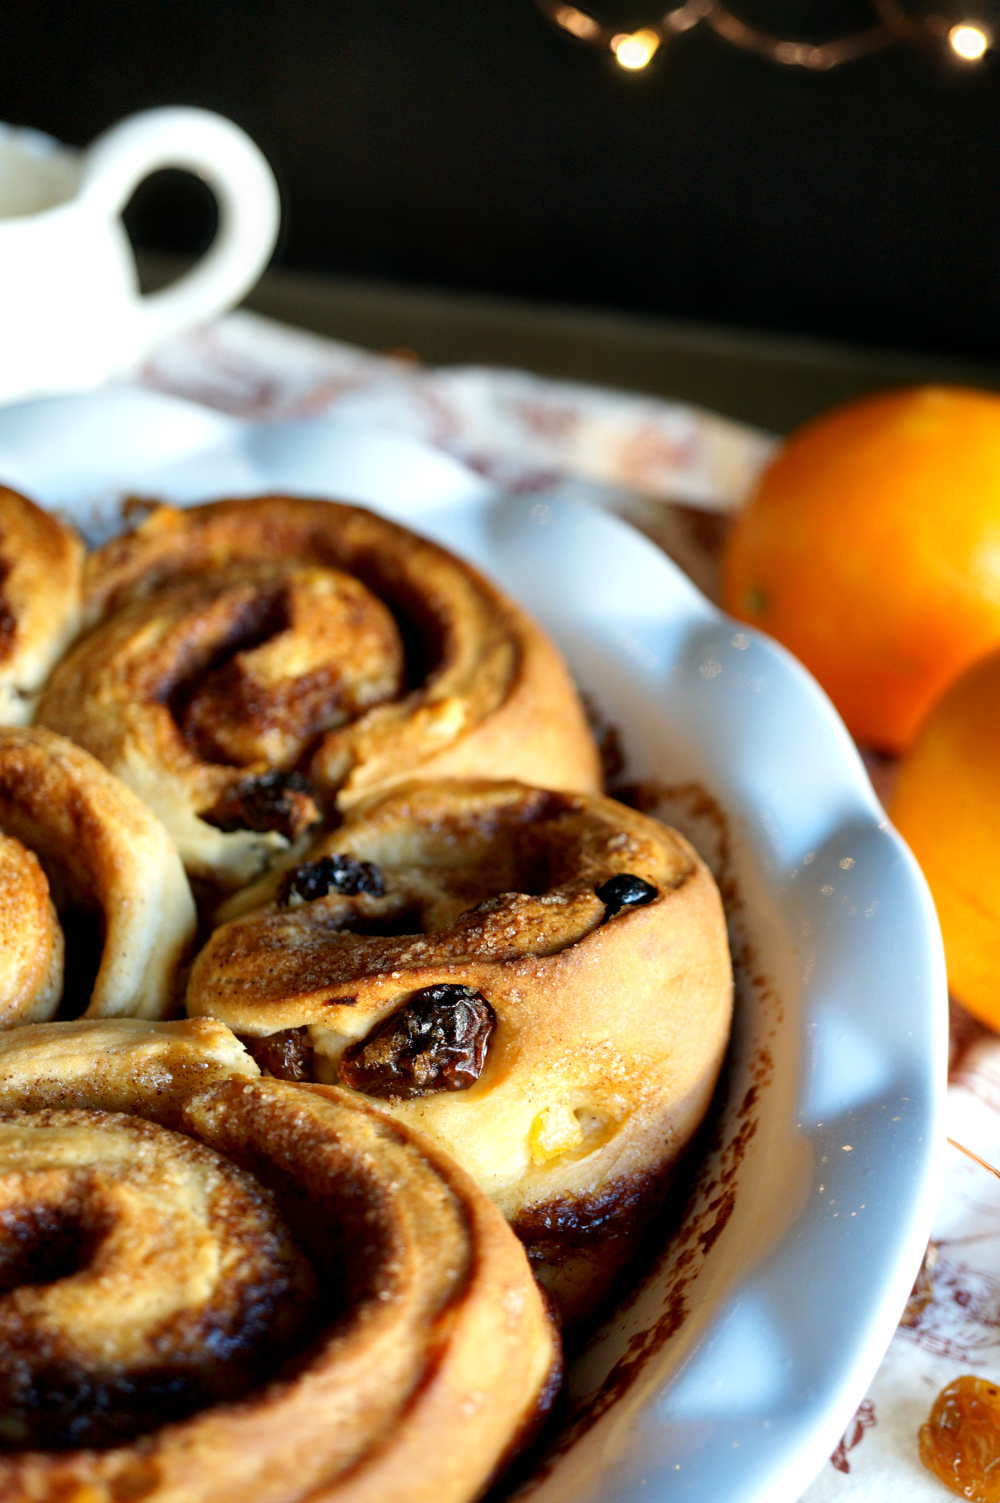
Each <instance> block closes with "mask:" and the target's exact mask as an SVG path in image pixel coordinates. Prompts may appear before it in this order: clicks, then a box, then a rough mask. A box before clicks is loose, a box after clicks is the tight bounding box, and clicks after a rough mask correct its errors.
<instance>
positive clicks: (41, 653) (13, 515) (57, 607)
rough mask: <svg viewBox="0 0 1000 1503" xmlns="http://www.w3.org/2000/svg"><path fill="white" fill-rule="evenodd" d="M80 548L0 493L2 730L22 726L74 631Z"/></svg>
mask: <svg viewBox="0 0 1000 1503" xmlns="http://www.w3.org/2000/svg"><path fill="white" fill-rule="evenodd" d="M82 585H83V543H82V542H81V541H80V539H79V538H78V537H77V535H76V533H75V532H74V531H73V529H72V528H71V527H67V526H65V525H64V524H63V523H62V522H60V521H59V520H58V518H56V517H53V516H51V515H50V514H49V513H48V512H46V511H43V510H42V509H41V507H40V506H36V505H35V504H34V502H33V501H29V500H28V499H27V497H25V496H19V495H18V493H17V492H16V491H12V490H8V489H7V487H6V486H2V485H0V725H26V724H27V723H28V721H29V720H30V719H31V715H32V711H33V710H34V707H35V701H36V699H37V696H38V692H39V690H40V689H41V687H42V684H43V683H44V682H45V680H46V678H47V677H48V674H49V670H50V669H51V668H52V666H53V664H54V663H55V662H56V661H57V659H58V658H59V657H60V656H61V655H62V653H63V652H64V651H65V649H66V647H67V646H68V645H69V643H70V642H71V641H72V639H73V637H75V636H76V633H77V631H78V630H79V628H80V621H81V614H82V603H83V591H82Z"/></svg>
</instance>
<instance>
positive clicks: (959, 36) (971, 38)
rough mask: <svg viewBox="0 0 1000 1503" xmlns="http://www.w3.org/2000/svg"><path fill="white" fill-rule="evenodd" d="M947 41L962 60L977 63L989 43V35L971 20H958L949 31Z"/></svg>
mask: <svg viewBox="0 0 1000 1503" xmlns="http://www.w3.org/2000/svg"><path fill="white" fill-rule="evenodd" d="M948 42H949V45H950V47H951V50H952V52H954V53H956V55H957V56H958V57H960V58H961V59H962V61H963V62H965V63H978V61H979V59H980V58H981V57H982V55H983V53H984V52H985V51H986V49H987V48H988V47H989V45H990V37H989V35H988V33H987V32H985V31H984V30H983V28H982V27H981V26H975V25H973V23H972V22H971V21H960V22H959V24H958V25H957V26H953V27H952V28H951V30H950V31H949V33H948Z"/></svg>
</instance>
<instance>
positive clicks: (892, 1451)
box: [141, 312, 1000, 1503]
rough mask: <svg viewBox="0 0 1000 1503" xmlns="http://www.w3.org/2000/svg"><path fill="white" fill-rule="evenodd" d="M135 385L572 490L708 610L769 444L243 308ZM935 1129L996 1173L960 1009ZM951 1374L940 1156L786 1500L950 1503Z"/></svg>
mask: <svg viewBox="0 0 1000 1503" xmlns="http://www.w3.org/2000/svg"><path fill="white" fill-rule="evenodd" d="M141 380H142V382H143V383H144V384H145V385H148V386H150V387H153V388H155V389H157V390H159V391H164V392H169V393H171V394H172V395H175V396H180V397H186V398H188V399H189V400H191V401H195V402H201V403H204V404H205V405H207V406H209V407H213V408H216V409H218V410H221V411H224V412H228V413H231V414H234V415H236V416H239V417H245V418H257V419H263V420H265V421H266V420H269V419H271V420H276V421H277V420H287V419H294V418H306V417H315V416H317V415H320V414H323V413H327V412H330V413H336V414H339V415H340V416H341V417H343V418H346V419H348V420H355V419H356V421H357V422H358V424H359V425H363V426H366V427H375V426H377V427H380V428H383V429H392V430H395V431H397V432H400V433H404V434H407V435H410V436H412V437H416V438H420V439H422V440H424V441H425V442H429V443H431V444H433V445H436V446H437V447H439V448H441V449H443V450H445V451H447V452H448V453H450V454H452V455H455V456H456V457H458V458H460V459H462V460H463V461H464V462H465V463H466V464H468V465H470V466H471V467H472V468H474V469H475V470H477V471H478V472H479V473H481V474H483V475H485V476H487V477H488V478H489V479H490V481H491V482H492V483H493V484H495V485H496V486H497V488H498V489H500V490H506V491H511V492H518V493H524V492H532V493H534V492H544V491H545V490H546V489H547V488H550V487H554V486H556V485H562V484H564V483H565V481H566V479H567V478H568V477H570V478H574V479H576V480H579V481H582V482H585V483H586V484H587V485H588V486H589V491H588V494H589V495H590V497H591V498H592V499H593V500H595V501H597V502H598V503H600V504H603V505H606V506H609V507H611V508H612V509H613V510H615V511H617V512H618V513H619V514H621V515H624V516H627V517H628V518H629V519H630V520H631V521H633V522H635V523H636V524H637V525H638V526H639V527H640V528H641V529H642V530H643V531H644V532H646V533H647V534H648V535H649V536H651V537H652V538H653V539H654V540H655V541H656V542H658V543H660V544H661V546H663V547H664V548H665V549H666V551H667V552H668V553H669V554H670V555H671V556H672V557H673V558H675V559H676V561H677V562H678V563H679V564H680V565H681V567H682V568H684V569H686V570H687V572H688V573H689V574H690V575H691V577H692V578H693V579H694V580H695V582H696V583H697V584H698V585H699V586H700V587H701V588H702V589H703V590H704V591H705V592H706V594H708V595H709V596H712V597H715V598H717V597H718V590H717V584H718V573H717V571H718V556H719V549H720V546H721V542H722V538H723V536H724V533H725V528H726V525H727V514H731V513H732V512H734V511H735V510H737V509H738V507H739V506H740V504H741V503H742V501H743V500H744V498H745V497H746V495H747V493H748V492H749V490H750V489H751V488H752V486H753V484H754V481H755V480H756V478H757V476H758V475H759V473H760V471H761V469H762V467H763V466H764V464H766V462H767V460H768V458H769V456H770V454H771V453H772V452H773V449H774V445H775V440H774V439H773V438H772V437H771V436H770V435H769V434H765V433H761V432H759V431H758V430H756V429H753V428H749V427H747V426H745V425H744V424H741V423H736V422H732V421H730V420H729V419H727V418H722V417H719V416H718V415H716V414H714V413H710V412H706V411H703V410H700V409H698V408H695V407H690V406H687V405H684V404H682V403H673V402H666V401H659V400H656V399H653V398H648V397H639V396H631V395H628V394H626V393H623V392H619V391H611V390H604V389H601V388H599V387H594V386H586V385H582V384H577V383H573V382H566V381H550V380H546V379H544V378H541V377H538V376H532V375H529V374H527V373H525V372H522V371H509V370H490V369H480V368H477V367H468V366H464V367H452V368H446V369H430V368H427V367H424V366H422V365H420V364H419V363H418V362H417V361H415V360H413V359H409V358H398V357H393V356H387V355H379V354H374V353H372V352H370V351H367V350H361V349H357V348H356V347H354V346H351V345H347V344H340V343H338V342H336V341H333V340H329V339H323V338H320V337H319V336H317V335H314V334H308V333H304V332H303V331H301V330H296V329H291V328H287V327H286V326H284V325H281V324H277V323H274V322H272V321H271V320H269V319H265V318H260V317H258V316H257V315H255V314H251V313H245V312H238V313H232V314H229V315H228V316H227V317H226V318H223V319H221V320H219V321H218V322H217V323H215V324H213V325H211V326H210V327H209V328H207V329H203V330H201V331H199V332H197V333H195V334H192V335H189V336H187V337H185V338H184V339H181V340H178V341H176V342H174V343H173V344H171V345H170V346H168V347H167V348H166V349H164V350H162V351H161V352H160V353H159V354H158V355H157V356H156V357H155V359H154V360H153V361H152V362H151V363H150V364H149V366H148V367H147V368H146V370H145V371H144V372H143V374H142V377H141ZM869 770H870V771H871V773H872V778H873V782H875V784H876V788H877V790H878V792H879V794H880V796H881V797H882V798H883V799H885V797H886V795H887V792H888V784H889V783H890V781H891V777H892V768H891V766H890V765H888V764H886V763H885V762H884V761H875V760H874V759H870V760H869ZM948 1131H949V1135H950V1136H951V1137H952V1138H955V1139H956V1140H957V1141H958V1142H960V1143H963V1144H965V1145H966V1146H967V1147H968V1148H970V1149H972V1150H973V1151H974V1152H975V1153H977V1154H979V1155H980V1157H982V1158H984V1159H986V1160H987V1161H988V1162H990V1163H993V1164H996V1165H998V1166H1000V1040H998V1039H997V1038H996V1037H995V1036H994V1035H992V1034H989V1033H987V1032H986V1030H985V1029H982V1028H980V1027H979V1025H978V1024H976V1023H974V1022H973V1021H972V1020H971V1019H970V1018H969V1017H968V1016H967V1015H966V1014H964V1013H962V1012H961V1011H960V1010H956V1013H955V1017H954V1019H953V1043H952V1071H951V1084H950V1094H949V1129H948ZM859 1276H863V1271H862V1270H859ZM962 1373H975V1374H977V1375H980V1376H983V1377H987V1378H990V1379H991V1380H993V1381H996V1382H997V1383H1000V1180H998V1179H996V1178H994V1176H992V1175H991V1174H990V1173H989V1172H988V1171H987V1170H984V1169H981V1168H979V1167H977V1166H976V1164H974V1163H973V1162H972V1161H971V1160H969V1159H967V1158H966V1157H964V1156H963V1155H962V1154H961V1153H959V1152H958V1151H957V1150H955V1149H952V1150H950V1153H949V1158H948V1161H947V1169H946V1179H945V1190H944V1196H943V1199H942V1203H941V1207H940V1211H939V1214H938V1218H937V1222H936V1224H935V1228H934V1235H933V1241H932V1243H931V1248H930V1251H929V1255H928V1258H927V1260H926V1261H925V1265H924V1269H923V1271H922V1273H921V1277H920V1279H919V1280H918V1282H917V1286H916V1288H915V1290H914V1293H913V1295H912V1296H911V1299H910V1303H909V1305H908V1307H907V1310H906V1313H905V1314H904V1316H903V1320H902V1323H901V1324H900V1327H899V1329H898V1331H897V1333H896V1335H895V1337H894V1339H893V1342H892V1345H891V1346H890V1348H889V1351H888V1352H887V1354H886V1356H885V1359H884V1361H883V1363H882V1366H881V1367H880V1369H879V1371H878V1373H877V1375H876V1377H875V1379H874V1382H873V1383H872V1386H871V1388H870V1390H869V1392H868V1394H867V1396H866V1397H865V1399H864V1401H863V1402H862V1404H861V1406H860V1408H859V1409H858V1411H857V1414H856V1415H855V1417H854V1419H853V1420H852V1422H851V1424H850V1425H849V1426H848V1429H847V1432H846V1434H845V1435H844V1437H843V1439H842V1441H841V1442H840V1444H839V1445H838V1447H837V1449H836V1450H835V1452H834V1454H833V1455H832V1456H831V1457H830V1461H829V1463H828V1464H826V1465H825V1466H824V1467H823V1469H822V1471H821V1473H820V1475H819V1476H818V1477H817V1478H816V1480H815V1481H814V1482H813V1484H812V1485H811V1486H810V1488H809V1489H808V1490H807V1492H806V1494H805V1496H804V1498H803V1500H802V1503H897V1500H898V1503H925V1500H926V1503H935V1500H936V1503H945V1500H946V1499H947V1498H948V1497H949V1496H951V1494H949V1493H948V1492H947V1491H946V1489H945V1488H944V1487H943V1486H942V1485H941V1483H940V1482H938V1481H936V1480H935V1478H934V1477H932V1476H931V1475H930V1473H928V1472H927V1471H926V1470H925V1469H924V1468H923V1466H922V1465H921V1463H920V1458H919V1449H918V1433H919V1429H920V1425H921V1424H922V1422H923V1421H924V1420H925V1419H926V1418H927V1415H928V1412H929V1410H930V1407H931V1404H932V1403H933V1400H934V1398H935V1397H936V1395H937V1393H938V1392H939V1391H940V1389H941V1388H942V1387H943V1386H944V1385H945V1384H946V1383H948V1382H950V1381H951V1380H952V1379H953V1378H955V1377H958V1376H959V1375H960V1374H962Z"/></svg>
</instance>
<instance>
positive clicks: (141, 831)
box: [0, 726, 195, 1028]
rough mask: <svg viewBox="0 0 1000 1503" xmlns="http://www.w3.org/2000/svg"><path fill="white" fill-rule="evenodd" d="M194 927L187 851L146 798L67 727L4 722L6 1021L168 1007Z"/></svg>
mask: <svg viewBox="0 0 1000 1503" xmlns="http://www.w3.org/2000/svg"><path fill="white" fill-rule="evenodd" d="M194 929H195V910H194V900H193V898H192V896H191V891H190V888H189V886H188V882H187V878H186V877H185V875H184V869H183V867H182V866H181V863H180V858H179V857H178V855H177V851H176V850H175V848H174V846H173V844H172V843H171V840H170V837H169V836H168V835H167V832H166V830H165V829H164V828H163V826H162V825H161V824H160V822H159V820H158V819H156V818H155V816H154V815H153V814H151V813H150V811H149V809H148V808H147V807H146V806H145V804H143V803H142V802H141V800H139V799H138V798H136V796H135V794H134V793H133V792H132V791H131V790H130V789H129V788H126V787H125V785H124V784H123V783H121V782H119V780H118V779H117V778H115V777H113V776H112V775H111V773H109V772H108V771H107V770H106V769H105V768H104V767H102V766H101V764H100V762H98V761H97V760H96V759H95V758H94V757H92V756H90V755H89V753H88V752H85V751H82V750H81V749H80V748H79V747H78V746H74V745H73V744H72V742H70V741H67V740H65V739H64V738H63V737H62V736H57V735H55V734H54V733H53V732H52V731H47V730H43V729H42V728H41V727H37V726H26V727H23V728H15V727H0V1028H11V1027H14V1026H15V1025H17V1024H20V1023H30V1022H39V1021H43V1020H45V1019H48V1018H51V1017H53V1016H54V1015H55V1013H56V1012H57V1011H58V1010H59V1008H60V1006H63V1007H64V1009H69V1010H76V1011H78V1012H83V1011H85V1012H86V1015H87V1016H88V1017H111V1016H116V1015H122V1014H130V1015H132V1016H135V1017H152V1018H157V1017H163V1016H165V1015H166V1014H167V1013H168V1012H169V1011H171V1009H174V1008H176V1006H177V1005H178V1001H179V999H178V977H179V973H180V967H181V964H182V962H183V961H185V960H186V958H187V954H188V950H189V947H190V944H191V941H192V939H193V937H194ZM67 935H68V936H69V939H70V943H69V946H68V947H67V944H66V937H67Z"/></svg>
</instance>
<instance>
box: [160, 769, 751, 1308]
mask: <svg viewBox="0 0 1000 1503" xmlns="http://www.w3.org/2000/svg"><path fill="white" fill-rule="evenodd" d="M268 899H270V901H268ZM254 904H263V905H264V906H260V907H256V908H254V907H253V905H254ZM236 908H241V909H250V911H248V912H244V913H243V914H242V916H240V917H235V918H231V919H230V921H229V922H228V923H226V924H224V925H223V926H222V927H220V928H219V929H217V930H216V931H215V933H214V934H213V935H212V936H211V938H210V939H209V941H208V943H207V944H206V946H205V947H204V949H203V950H202V951H201V953H200V954H199V955H198V956H197V957H196V960H195V963H194V966H193V968H192V973H191V979H190V983H189V986H188V993H187V1008H188V1012H189V1013H191V1014H193V1015H198V1016H211V1017H215V1018H218V1019H220V1020H221V1021H223V1022H225V1023H226V1024H228V1026H229V1027H231V1028H232V1029H233V1030H234V1031H235V1032H237V1033H238V1034H239V1035H241V1036H242V1037H244V1038H245V1039H246V1041H247V1044H248V1047H249V1048H250V1049H251V1051H252V1052H253V1053H254V1055H255V1057H256V1058H257V1059H258V1062H259V1063H260V1064H261V1065H262V1067H263V1068H265V1069H266V1070H268V1071H270V1072H271V1073H272V1074H275V1075H283V1076H285V1077H286V1078H293V1079H319V1080H329V1081H336V1082H338V1083H340V1084H341V1085H345V1086H347V1087H349V1088H350V1089H352V1090H354V1091H356V1092H358V1093H361V1094H364V1095H367V1096H369V1097H373V1098H376V1099H378V1100H379V1101H381V1102H383V1103H384V1105H385V1107H386V1109H387V1110H388V1111H390V1112H391V1113H392V1114H393V1116H394V1117H396V1118H397V1119H398V1120H400V1121H403V1122H406V1123H408V1124H410V1125H412V1126H415V1127H419V1128H421V1129H422V1131H424V1132H425V1133H428V1134H429V1135H430V1136H431V1137H432V1138H433V1139H434V1140H435V1141H436V1142H438V1143H440V1144H441V1145H442V1146H443V1147H444V1148H446V1149H447V1151H448V1152H449V1153H451V1154H453V1155H454V1157H455V1158H456V1159H457V1160H458V1162H459V1163H460V1164H462V1166H463V1167H464V1168H465V1169H467V1170H468V1171H469V1173H470V1174H471V1175H472V1176H473V1178H474V1179H476V1181H477V1182H478V1183H479V1184H480V1185H481V1186H482V1188H483V1189H484V1190H485V1191H486V1192H487V1194H489V1195H490V1196H491V1197H492V1199H493V1200H494V1201H495V1202H496V1204H497V1205H498V1206H499V1207H500V1208H501V1210H503V1212H504V1213H505V1215H506V1216H507V1217H508V1218H509V1219H510V1220H511V1221H512V1223H513V1224H514V1226H515V1227H516V1228H517V1230H518V1231H519V1233H520V1235H521V1236H522V1238H523V1239H524V1241H525V1243H526V1245H527V1247H528V1249H529V1252H530V1254H531V1256H532V1258H533V1260H534V1261H535V1264H536V1268H537V1271H538V1272H539V1275H540V1277H541V1278H542V1279H543V1282H545V1283H546V1284H547V1286H548V1287H549V1288H550V1289H551V1290H552V1291H553V1292H554V1293H555V1295H556V1296H557V1298H558V1300H559V1302H560V1304H561V1306H562V1308H563V1311H564V1312H565V1314H566V1317H567V1319H569V1320H571V1321H572V1320H576V1319H578V1318H579V1317H580V1316H581V1315H583V1314H584V1313H586V1312H587V1311H588V1310H592V1309H593V1307H594V1305H595V1303H596V1302H597V1301H598V1300H599V1298H600V1297H601V1296H602V1295H603V1294H604V1292H605V1291H606V1290H607V1288H608V1287H609V1284H610V1281H611V1279H612V1278H613V1277H614V1275H615V1274H616V1273H617V1271H618V1270H619V1269H620V1267H621V1266H622V1264H623V1263H624V1262H625V1261H626V1260H627V1258H628V1257H629V1256H631V1254H632V1252H633V1251H634V1249H635V1247H636V1244H637V1240H638V1238H639V1236H640V1234H641V1231H642V1228H643V1225H644V1223H645V1220H646V1218H647V1217H648V1216H649V1214H650V1213H651V1211H652V1210H653V1209H654V1208H655V1206H656V1205H657V1203H658V1201H659V1199H661V1198H662V1195H663V1193H665V1190H666V1187H667V1185H668V1183H669V1180H670V1176H671V1174H672V1173H673V1172H674V1170H675V1169H676V1166H677V1164H678V1161H679V1159H680V1157H681V1155H682V1153H683V1151H684V1149H685V1147H686V1146H687V1144H688V1142H689V1141H690V1139H691V1137H692V1135H693V1133H694V1132H695V1130H696V1128H697V1126H698V1125H699V1123H700V1121H701V1119H702V1117H703V1115H704V1113H705V1111H706V1108H707V1106H708V1104H709V1099H710V1097H711V1095H712V1091H713V1087H714V1085H715V1080H716V1076H717V1073H718V1070H719V1066H720V1063H721V1060H722V1055H723V1051H724V1049H725V1046H726V1041H727V1037H728V1029H729V1020H730V1009H731V993H732V974H731V967H730V960H729V952H728V946H727V940H726V929H725V922H724V917H723V912H722V904H721V901H720V898H719V894H718V891H717V889H716V887H715V884H714V882H713V881H712V878H711V875H710V874H709V872H708V870H707V869H706V867H705V866H704V864H703V863H702V862H701V860H700V859H699V858H698V856H697V855H696V854H695V852H694V851H693V850H692V848H691V847H690V846H689V845H688V844H687V843H686V842H685V841H684V840H683V839H682V837H681V836H679V835H678V834H676V833H675V832H674V831H672V830H670V829H668V828H667V827H666V826H664V825H661V824H659V823H658V822H656V821H654V820H651V819H648V818H646V817H645V816H644V815H641V814H638V813H636V812H635V811H633V810H631V809H627V808H625V807H623V806H622V805H620V804H617V803H615V802H613V801H612V800H611V799H607V798H600V797H595V796H588V795H584V794H575V795H574V794H561V793H550V792H547V791H544V790H542V789H538V788H528V787H525V786H523V785H521V784H517V783H483V782H476V783H466V784H459V783H453V784H426V783H419V784H411V785H409V786H407V787H403V788H401V789H399V790H397V791H395V792H393V793H390V794H388V795H386V796H383V797H382V798H379V799H374V800H371V801H369V802H367V803H366V804H363V805H361V806H358V807H356V808H355V809H354V810H353V811H352V812H351V814H350V815H349V816H348V817H347V818H346V819H345V821H344V823H343V825H342V826H341V827H340V828H339V829H338V830H337V831H335V832H334V833H332V834H330V835H327V836H325V837H324V838H323V839H322V840H321V841H320V842H319V843H318V844H317V845H316V846H315V847H314V848H313V849H312V850H311V851H310V854H309V859H308V861H306V862H304V863H301V864H300V865H298V866H295V867H291V868H290V869H288V870H286V871H285V873H284V875H283V876H282V877H281V878H280V879H278V878H277V877H275V876H272V877H271V878H269V879H267V880H265V881H263V882H261V883H259V884H257V886H256V887H255V888H251V889H249V890H248V891H247V892H245V893H243V894H240V895H238V896H237V898H235V899H233V900H232V901H231V905H230V912H231V913H232V912H233V911H234V910H235V909H236Z"/></svg>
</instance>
